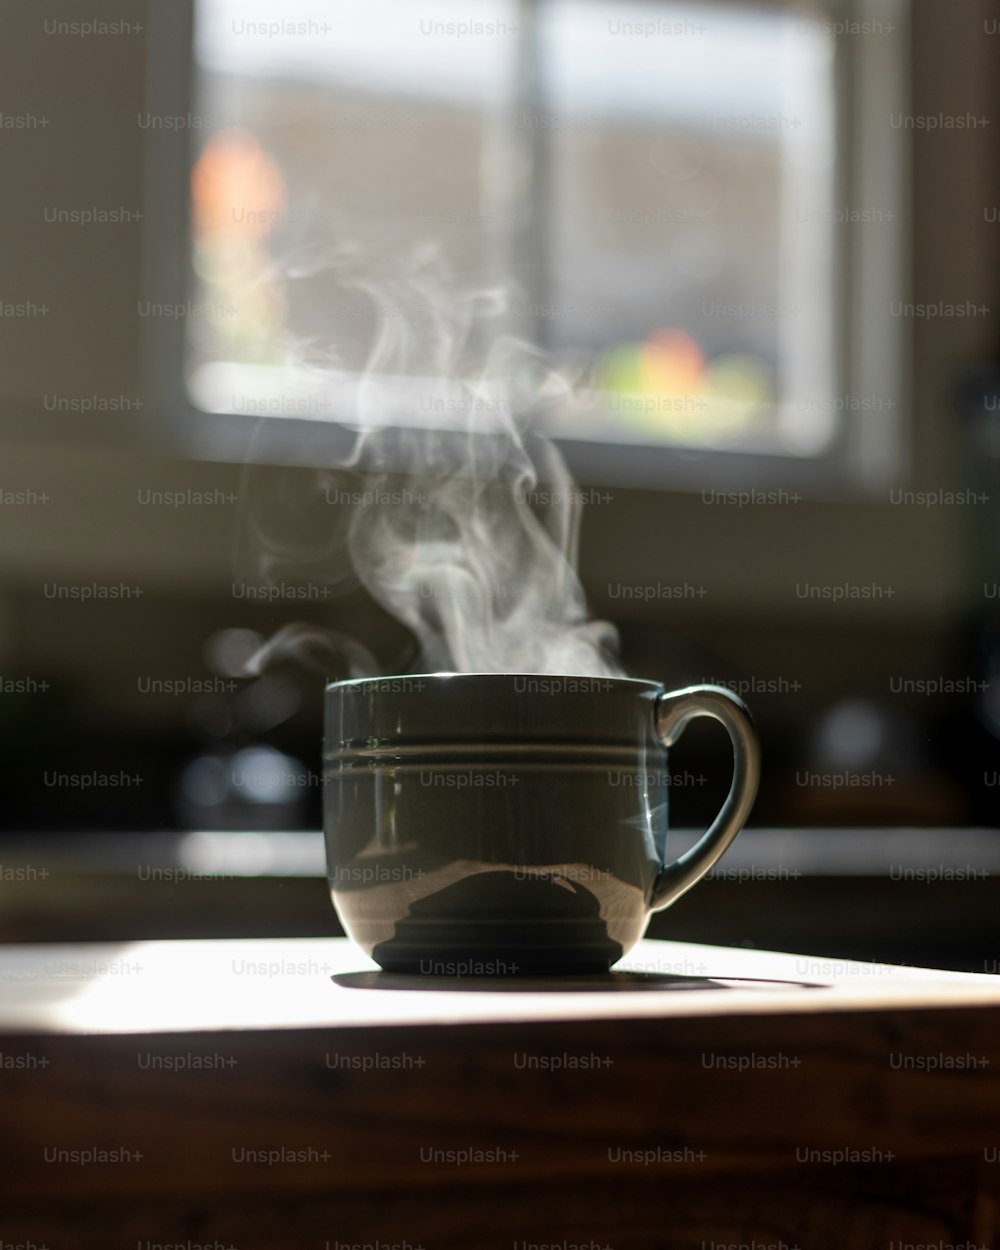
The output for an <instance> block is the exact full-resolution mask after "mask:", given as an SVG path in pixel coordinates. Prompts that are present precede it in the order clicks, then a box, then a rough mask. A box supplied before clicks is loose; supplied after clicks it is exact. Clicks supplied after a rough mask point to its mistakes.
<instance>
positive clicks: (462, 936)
mask: <svg viewBox="0 0 1000 1250" xmlns="http://www.w3.org/2000/svg"><path fill="white" fill-rule="evenodd" d="M699 716H708V717H711V718H713V719H715V720H717V721H720V722H721V723H722V724H723V726H724V727H725V728H726V730H727V731H728V733H729V737H730V739H731V740H732V745H733V777H732V784H731V786H730V790H729V795H728V797H727V798H726V801H725V802H724V804H723V806H722V809H721V811H720V812H719V814H718V816H717V817H716V819H715V821H714V823H713V824H712V826H711V828H710V829H709V830H708V832H707V833H705V834H704V835H703V837H702V838H701V839H700V840H699V841H698V842H697V843H696V844H695V845H694V846H693V847H692V848H691V849H690V850H689V851H687V852H686V853H685V854H684V855H681V856H680V858H679V859H677V860H675V861H673V862H668V861H667V857H666V853H667V851H666V843H667V791H668V786H669V775H668V772H667V750H666V748H667V747H670V746H672V745H673V744H674V743H675V742H676V741H677V739H678V738H679V737H680V736H681V734H682V733H683V732H684V729H685V727H686V725H687V724H688V723H689V722H690V721H691V720H693V719H694V718H696V717H699ZM758 773H759V749H758V745H757V739H756V735H755V733H754V729H753V724H752V721H751V719H750V715H749V713H748V712H747V710H746V708H745V707H744V705H743V703H742V702H741V701H740V700H739V699H737V698H736V697H735V696H734V695H733V694H731V693H730V691H728V690H726V689H724V688H723V687H721V686H692V687H689V688H687V689H684V690H675V691H672V692H667V691H665V690H664V689H663V687H662V686H660V685H658V684H657V683H656V682H652V681H641V680H636V679H633V678H604V677H559V676H543V675H536V674H530V673H524V674H521V673H513V674H507V673H433V674H430V675H426V676H412V677H411V676H407V677H376V678H363V679H361V680H358V681H343V682H335V683H333V684H332V685H330V686H328V687H327V690H326V743H325V748H324V782H323V784H324V833H325V839H326V855H327V872H328V878H329V882H330V891H331V895H332V898H333V903H334V906H335V907H336V909H337V913H338V914H339V916H340V919H341V921H342V923H343V926H344V929H345V930H346V932H347V933H348V934H349V936H350V937H351V938H353V940H354V941H355V942H356V943H357V945H358V946H360V947H361V949H362V950H363V951H364V952H365V953H366V954H367V955H370V956H371V957H372V958H373V959H374V960H375V961H376V962H377V963H378V964H380V965H381V966H382V968H384V969H386V970H387V971H391V972H418V973H424V974H426V975H432V976H449V975H470V976H484V975H501V976H502V975H516V974H539V973H559V974H566V973H576V972H579V973H590V972H598V971H601V972H606V971H607V970H608V968H610V966H611V965H612V964H614V963H615V962H616V961H617V960H618V959H620V958H621V957H622V956H623V955H624V954H625V953H626V952H627V951H629V950H630V949H631V948H632V946H634V945H635V943H636V942H637V941H638V940H639V939H640V938H641V937H642V934H643V932H644V931H645V928H646V925H647V923H648V921H649V917H650V914H651V913H652V912H654V911H659V910H661V909H662V908H664V907H667V906H668V905H669V904H670V903H672V902H673V901H674V900H675V899H677V898H679V897H680V896H681V895H682V894H684V893H685V892H686V891H687V890H689V889H690V888H691V887H692V886H693V885H694V884H695V883H696V882H697V881H699V880H700V879H701V877H702V876H704V874H705V873H706V872H708V870H709V869H710V868H711V867H712V866H713V864H715V863H716V861H717V860H718V859H719V857H720V856H721V855H722V854H723V852H724V851H725V850H726V848H727V847H728V846H729V844H730V843H731V842H732V840H733V839H734V838H735V837H736V835H737V833H738V832H739V831H740V829H741V828H742V827H743V824H744V822H745V821H746V818H747V816H748V814H749V812H750V808H751V807H752V805H753V801H754V797H755V795H756V792H757V780H758Z"/></svg>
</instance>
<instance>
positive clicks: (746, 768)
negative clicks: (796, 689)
mask: <svg viewBox="0 0 1000 1250" xmlns="http://www.w3.org/2000/svg"><path fill="white" fill-rule="evenodd" d="M654 715H655V718H656V719H655V726H656V736H657V737H658V738H659V739H660V741H661V742H662V743H663V745H664V746H665V747H671V746H673V745H674V743H675V742H676V741H677V739H678V738H679V737H680V736H681V734H682V733H683V732H684V730H685V729H686V728H687V725H688V722H689V721H692V720H694V719H695V718H696V717H699V716H710V717H712V719H713V720H717V721H721V722H722V724H723V725H724V726H725V727H726V731H727V733H728V734H729V738H730V741H731V742H732V744H733V781H732V785H731V786H730V787H729V794H728V796H727V797H726V801H725V803H723V805H722V809H721V811H720V812H719V814H718V816H716V818H715V820H714V821H713V823H712V826H711V828H710V829H709V830H708V832H707V833H705V834H703V835H702V837H701V838H700V839H699V840H698V841H697V842H696V843H695V845H694V846H693V847H691V849H690V850H689V851H685V853H684V854H683V855H682V856H681V857H680V859H677V860H675V861H674V863H672V864H665V865H664V866H663V867H662V868H661V869H660V871H659V872H658V873H657V874H656V880H655V881H654V883H653V897H652V903H651V905H650V906H651V910H653V911H662V909H663V908H664V907H669V906H670V904H671V903H672V902H674V901H675V900H676V899H678V898H680V896H681V895H682V894H686V893H687V891H688V890H690V889H691V887H692V886H693V885H696V884H697V883H698V882H699V881H700V880H701V878H702V877H703V876H704V875H705V873H706V872H708V870H709V869H710V868H711V867H713V865H714V864H716V863H717V862H718V860H719V859H720V858H721V857H722V855H723V853H724V852H725V850H726V848H727V847H728V846H729V844H730V843H731V842H732V840H733V839H734V838H735V837H736V835H737V834H738V833H739V831H740V830H741V829H742V828H743V826H744V824H745V823H746V819H747V817H748V816H749V815H750V809H751V808H752V807H753V801H754V799H755V798H756V797H757V782H758V781H759V779H760V745H759V743H758V741H757V734H756V732H755V730H754V727H753V721H752V720H751V719H750V713H749V712H748V711H747V709H746V707H745V706H744V704H743V701H742V700H741V699H738V698H737V697H736V696H735V695H734V694H733V693H732V692H731V691H729V690H727V689H726V688H725V687H724V686H688V687H686V688H685V689H684V690H673V691H670V692H669V693H668V692H664V693H663V694H661V695H660V697H659V699H657V701H656V709H655V713H654Z"/></svg>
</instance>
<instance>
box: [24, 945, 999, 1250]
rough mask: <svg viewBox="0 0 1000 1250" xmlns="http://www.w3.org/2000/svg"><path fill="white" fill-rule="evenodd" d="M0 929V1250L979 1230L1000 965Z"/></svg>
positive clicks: (767, 1243)
mask: <svg viewBox="0 0 1000 1250" xmlns="http://www.w3.org/2000/svg"><path fill="white" fill-rule="evenodd" d="M619 969H621V970H619V971H616V972H615V973H613V974H611V975H609V976H608V977H606V978H593V979H587V980H584V981H579V982H577V981H573V982H558V981H557V982H531V981H514V980H506V979H495V980H493V981H491V980H489V979H484V980H480V981H473V982H465V981H462V980H461V979H458V978H453V979H447V978H433V979H432V978H415V979H404V978H401V977H388V976H386V975H385V974H382V973H379V972H378V971H377V970H375V968H374V965H372V964H370V963H369V962H368V961H366V960H365V959H364V957H363V956H361V955H359V954H358V953H357V952H356V951H355V950H354V949H353V947H351V946H350V945H349V944H348V943H347V942H346V941H344V940H342V939H327V940H319V939H284V940H252V941H250V940H241V941H214V942H213V941H194V942H143V943H135V944H122V945H116V946H53V945H45V946H21V947H13V946H8V947H0V1117H2V1119H0V1247H3V1250H6V1248H7V1247H8V1246H9V1245H11V1244H13V1245H23V1246H24V1247H30V1246H34V1247H37V1248H38V1250H41V1247H43V1246H45V1247H48V1248H49V1250H60V1248H62V1247H67V1248H76V1247H87V1248H90V1247H94V1248H97V1247H100V1248H101V1250H110V1248H112V1247H118V1246H121V1247H130V1248H131V1250H135V1248H136V1247H138V1250H156V1248H157V1247H160V1246H172V1247H180V1246H183V1247H184V1248H185V1250H196V1248H198V1247H203V1246H211V1247H213V1250H219V1248H220V1247H231V1248H233V1250H252V1248H254V1247H258V1246H259V1247H275V1248H278V1247H299V1246H303V1247H316V1250H345V1248H346V1247H348V1246H357V1245H363V1246H365V1247H366V1250H373V1248H377V1250H388V1248H389V1247H396V1250H416V1248H417V1247H424V1250H437V1248H439V1247H444V1248H453V1250H459V1248H461V1250H469V1248H474V1247H480V1246H496V1247H510V1246H512V1245H514V1246H515V1247H516V1250H530V1247H531V1246H533V1245H534V1246H539V1245H548V1246H558V1247H560V1250H568V1247H571V1246H583V1247H587V1248H588V1250H593V1248H594V1247H598V1246H599V1247H610V1248H612V1250H622V1248H626V1247H647V1246H648V1247H654V1246H655V1247H661V1246H670V1247H682V1248H687V1247H692V1248H694V1250H724V1248H725V1247H729V1246H732V1245H734V1244H739V1245H741V1246H742V1247H751V1248H752V1250H765V1248H767V1247H770V1248H771V1250H778V1248H779V1247H789V1248H791V1247H793V1246H799V1247H802V1250H819V1248H824V1247H831V1248H833V1247H836V1250H845V1247H882V1248H883V1250H904V1247H906V1246H907V1245H917V1244H926V1243H933V1244H935V1245H948V1244H952V1245H963V1244H966V1243H968V1244H972V1245H975V1246H978V1247H983V1246H987V1247H989V1246H1000V1210H998V1207H997V1195H998V1194H1000V979H998V978H994V977H990V976H985V975H984V976H972V975H967V974H962V973H942V972H928V971H925V970H922V969H916V968H896V967H886V966H880V965H873V964H857V963H847V962H839V961H831V960H824V959H820V958H816V957H813V956H796V955H790V954H772V953H767V952H761V951H751V950H743V949H725V948H721V947H709V946H694V945H682V944H676V943H668V942H652V941H647V942H644V943H643V944H642V945H641V946H640V947H639V948H637V950H636V951H635V952H634V953H633V956H632V957H630V958H629V959H627V960H625V961H623V964H621V965H619Z"/></svg>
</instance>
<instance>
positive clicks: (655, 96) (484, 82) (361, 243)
mask: <svg viewBox="0 0 1000 1250" xmlns="http://www.w3.org/2000/svg"><path fill="white" fill-rule="evenodd" d="M196 20H197V32H196V48H195V64H196V74H197V78H196V83H195V91H194V106H195V108H196V110H197V113H198V115H199V116H204V117H205V118H207V119H209V120H208V122H206V125H205V127H204V129H203V130H201V131H200V132H199V133H198V134H197V135H196V136H195V151H194V152H193V154H192V157H193V168H192V181H191V188H192V221H193V227H194V232H193V255H192V280H193V283H194V286H193V289H192V291H191V299H192V300H194V301H197V302H198V303H199V304H201V305H204V310H205V311H206V312H207V315H205V316H200V317H191V318H189V319H188V324H189V326H190V327H191V337H190V340H189V361H188V379H189V390H190V394H191V397H192V400H193V402H194V404H195V406H196V407H197V408H199V409H201V410H203V411H205V412H207V413H211V412H245V413H249V414H252V415H254V416H260V415H266V414H269V415H273V416H278V417H280V416H289V417H300V418H301V417H312V418H317V419H327V420H347V421H349V420H350V417H351V415H352V413H351V406H352V401H351V394H352V384H353V382H354V381H355V380H356V379H357V376H358V375H359V373H360V372H361V371H362V370H363V369H364V366H365V361H366V359H367V356H368V353H369V350H370V346H371V343H372V340H373V336H374V335H375V334H377V332H378V330H379V328H380V319H382V320H384V314H382V313H380V312H379V311H378V310H377V308H376V306H375V304H374V303H373V302H372V301H371V299H369V298H367V297H366V296H365V295H364V293H362V292H359V291H358V290H357V289H355V288H351V287H349V285H348V284H347V283H346V282H345V281H344V272H345V269H344V266H345V264H347V265H349V263H350V259H351V256H352V255H353V254H354V253H357V254H359V255H361V256H364V257H365V258H366V263H367V264H368V266H369V269H371V268H372V266H371V260H372V258H375V260H376V264H375V266H374V267H375V269H376V270H377V269H378V266H379V264H381V265H382V266H384V268H385V271H386V272H387V273H391V270H392V264H393V257H394V256H397V255H401V254H404V253H406V252H409V251H412V249H413V248H414V247H421V246H426V247H428V248H432V249H439V250H440V253H441V254H442V256H443V258H444V259H445V260H446V261H447V263H448V265H449V266H450V268H451V269H452V270H453V271H454V272H455V274H456V276H457V279H458V281H459V282H460V283H461V284H462V285H463V286H466V285H467V286H469V287H472V288H474V287H477V286H491V285H495V284H497V283H500V284H503V285H504V286H505V287H506V288H509V290H510V293H511V298H510V301H509V312H508V314H507V323H506V325H505V329H508V330H509V331H510V332H511V333H513V334H516V335H518V336H521V337H523V338H526V339H528V340H529V341H531V342H533V343H537V344H539V345H540V346H541V347H542V348H543V349H545V350H546V351H547V352H548V353H549V354H550V355H551V357H552V358H553V360H554V361H555V363H556V364H557V365H558V366H559V367H560V368H564V369H565V370H566V373H567V375H568V376H569V377H571V378H572V379H574V381H575V382H576V383H577V386H576V389H575V390H574V393H573V396H572V398H571V399H567V400H566V401H564V402H563V403H562V404H561V406H560V407H558V408H556V409H554V410H553V411H551V412H550V413H549V414H548V415H547V418H546V419H547V421H548V422H549V426H550V429H551V431H552V432H554V433H556V434H558V435H560V436H562V437H566V438H575V439H590V440H598V441H609V442H617V443H635V444H680V445H685V444H686V445H690V446H698V447H713V446H716V447H728V448H736V449H740V448H746V449H748V450H754V451H774V452H784V453H791V454H798V455H810V454H816V453H818V452H821V451H823V450H824V449H825V448H826V447H828V446H829V445H830V443H831V441H832V439H833V438H834V437H835V435H836V432H837V431H836V417H837V412H836V405H835V403H833V402H832V396H833V392H834V390H835V382H834V372H833V370H834V359H835V353H836V300H835V298H834V297H835V289H834V281H833V274H834V271H835V259H836V258H835V257H834V255H833V249H832V238H833V229H832V224H833V220H834V213H833V208H834V203H835V196H836V191H835V179H834V162H833V152H834V143H835V138H836V136H835V133H834V114H835V110H834V81H833V70H834V65H833V45H834V42H835V39H834V37H833V36H832V35H831V34H830V31H829V24H828V23H827V24H824V23H823V22H821V21H819V20H817V18H816V17H815V16H813V17H808V16H807V15H806V14H805V13H804V11H802V10H796V9H794V8H785V9H779V8H776V7H775V8H768V7H760V8H756V7H748V6H745V5H743V4H738V5H737V4H733V5H731V6H727V5H724V4H719V5H701V6H698V7H697V8H695V7H692V6H687V5H684V4H673V3H605V2H602V0H538V3H533V4H528V3H525V4H517V3H514V2H513V0H476V3H475V4H459V3H455V2H454V0H434V3H428V4H423V5H421V6H420V7H419V9H418V8H416V7H415V6H413V5H412V4H411V3H410V2H409V0H342V2H341V3H339V4H338V5H337V6H336V7H335V8H329V7H328V6H327V5H325V4H321V3H319V0H293V2H292V3H289V4H285V5H283V6H282V7H281V8H280V10H278V9H275V8H274V7H273V6H267V5H265V4H264V3H263V0H254V2H252V3H248V2H247V0H197V5H196ZM432 36H433V37H432ZM390 367H391V366H390ZM404 396H405V392H404ZM417 409H418V404H417V403H416V402H412V403H409V404H408V403H407V402H406V400H405V398H404V399H403V400H402V402H399V403H397V404H396V405H394V407H393V419H394V420H396V421H400V422H406V421H419V420H421V419H423V420H425V421H426V420H427V416H426V414H424V415H423V417H422V416H421V413H420V412H419V411H418V410H417ZM434 419H435V420H440V416H437V417H435V418H434Z"/></svg>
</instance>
